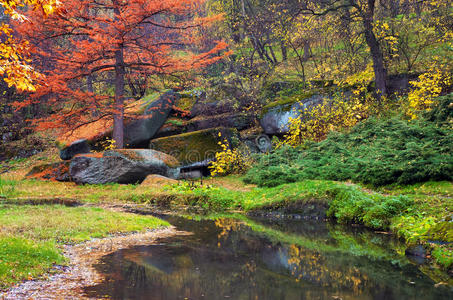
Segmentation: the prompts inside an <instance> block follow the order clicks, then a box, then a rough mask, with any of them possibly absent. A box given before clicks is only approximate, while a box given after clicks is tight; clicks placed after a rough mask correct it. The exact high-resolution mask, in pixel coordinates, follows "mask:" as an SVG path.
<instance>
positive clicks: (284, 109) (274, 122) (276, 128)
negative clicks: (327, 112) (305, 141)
mask: <svg viewBox="0 0 453 300" xmlns="http://www.w3.org/2000/svg"><path fill="white" fill-rule="evenodd" d="M325 99H329V98H328V97H326V96H322V95H315V96H312V97H310V98H307V99H304V100H302V101H299V102H295V103H289V104H284V105H278V106H275V107H272V108H269V109H268V111H267V112H266V113H265V114H264V115H263V116H262V117H261V119H260V124H261V127H262V128H263V130H264V132H265V133H266V134H270V135H281V134H285V133H287V132H288V131H289V120H290V118H293V119H294V118H297V117H299V116H300V115H301V114H302V112H303V111H305V110H310V109H312V108H313V107H315V106H317V105H319V104H322V103H323V101H324V100H325Z"/></svg>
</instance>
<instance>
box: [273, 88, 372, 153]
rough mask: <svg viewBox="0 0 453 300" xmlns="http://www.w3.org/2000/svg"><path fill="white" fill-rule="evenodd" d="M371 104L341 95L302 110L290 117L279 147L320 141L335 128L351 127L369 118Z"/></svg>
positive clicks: (278, 144)
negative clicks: (295, 116)
mask: <svg viewBox="0 0 453 300" xmlns="http://www.w3.org/2000/svg"><path fill="white" fill-rule="evenodd" d="M369 114H370V106H369V105H367V104H363V103H362V102H361V101H360V100H359V98H352V99H350V100H343V99H342V98H341V97H340V96H338V97H337V98H335V99H333V101H331V102H330V101H325V102H324V103H322V104H319V105H318V106H316V107H314V108H311V109H307V110H304V111H302V112H301V114H300V115H299V116H298V117H297V118H290V120H289V131H288V133H287V134H286V135H285V136H284V137H283V140H282V141H280V142H278V143H277V145H276V146H277V147H280V146H282V145H289V146H292V147H297V146H300V145H302V144H303V143H304V142H306V141H309V140H310V141H320V140H322V139H324V138H325V137H326V135H327V134H328V133H329V132H331V131H335V130H340V129H343V128H350V127H352V126H354V125H355V124H357V122H359V121H360V120H363V119H366V118H368V116H369Z"/></svg>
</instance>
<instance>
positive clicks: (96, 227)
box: [0, 205, 169, 288]
mask: <svg viewBox="0 0 453 300" xmlns="http://www.w3.org/2000/svg"><path fill="white" fill-rule="evenodd" d="M0 224H1V226H0V249H2V251H0V288H6V287H8V286H10V285H12V284H14V283H16V282H19V281H21V280H24V279H32V278H35V277H37V276H39V275H41V274H43V273H44V272H46V271H47V270H49V268H51V267H52V266H53V265H54V264H62V263H64V262H65V258H64V257H63V255H62V252H61V246H62V245H63V244H73V243H79V242H83V241H86V240H89V239H92V238H102V237H106V236H108V235H111V234H118V233H126V232H136V231H144V230H147V229H152V228H157V227H161V226H168V225H169V224H168V223H167V222H165V221H162V220H159V219H157V218H153V217H148V216H138V215H134V214H128V213H121V212H112V211H107V210H104V209H101V208H93V207H65V206H60V205H42V206H29V205H23V206H22V205H20V206H18V205H17V206H16V205H1V206H0Z"/></svg>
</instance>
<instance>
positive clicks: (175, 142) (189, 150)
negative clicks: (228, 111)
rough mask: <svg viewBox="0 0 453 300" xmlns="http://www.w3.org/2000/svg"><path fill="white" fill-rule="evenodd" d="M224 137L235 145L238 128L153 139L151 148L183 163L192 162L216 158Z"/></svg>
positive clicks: (219, 128) (216, 129) (209, 130)
mask: <svg viewBox="0 0 453 300" xmlns="http://www.w3.org/2000/svg"><path fill="white" fill-rule="evenodd" d="M224 139H227V141H228V143H229V144H230V145H233V146H234V145H235V141H237V140H238V132H237V130H236V129H231V128H224V127H218V128H212V129H206V130H199V131H194V132H189V133H183V134H178V135H173V136H169V137H163V138H158V139H154V140H151V142H150V148H151V149H154V150H157V151H161V152H164V153H168V154H170V155H172V156H174V157H176V158H177V159H178V160H179V161H181V162H182V163H183V164H190V163H194V162H199V161H203V160H206V159H210V158H214V156H215V153H216V152H219V151H222V148H221V147H220V145H219V142H221V141H223V140H224Z"/></svg>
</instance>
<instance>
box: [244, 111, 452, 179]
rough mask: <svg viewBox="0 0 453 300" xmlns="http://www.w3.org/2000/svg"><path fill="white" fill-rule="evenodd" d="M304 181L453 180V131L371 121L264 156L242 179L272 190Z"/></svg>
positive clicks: (398, 121)
mask: <svg viewBox="0 0 453 300" xmlns="http://www.w3.org/2000/svg"><path fill="white" fill-rule="evenodd" d="M433 113H434V112H433ZM436 115H437V114H436ZM433 118H434V117H433ZM439 118H440V119H443V118H444V117H439ZM436 120H437V117H436ZM303 179H322V180H338V181H345V180H352V181H355V182H361V183H365V184H370V185H373V186H382V185H387V184H392V183H397V184H412V183H417V182H424V181H429V180H435V181H440V180H453V131H452V130H451V127H449V126H439V124H438V123H436V122H430V121H427V120H426V119H423V120H415V121H410V122H409V121H407V120H404V119H402V118H399V117H394V118H391V119H375V118H371V119H369V120H367V121H365V122H363V123H361V124H358V125H357V126H355V127H354V128H353V129H352V130H351V131H349V132H347V133H331V134H330V135H329V136H328V137H327V139H326V140H324V141H322V142H319V143H308V144H307V145H306V149H290V148H286V147H284V148H282V149H278V150H276V151H275V152H273V153H271V154H269V155H264V156H262V157H261V158H260V159H258V162H257V164H255V165H254V167H253V168H252V169H251V170H250V171H249V172H248V173H247V174H246V176H245V178H244V181H245V182H247V183H253V184H257V185H259V186H267V187H270V186H277V185H280V184H284V183H289V182H295V181H298V180H303Z"/></svg>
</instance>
